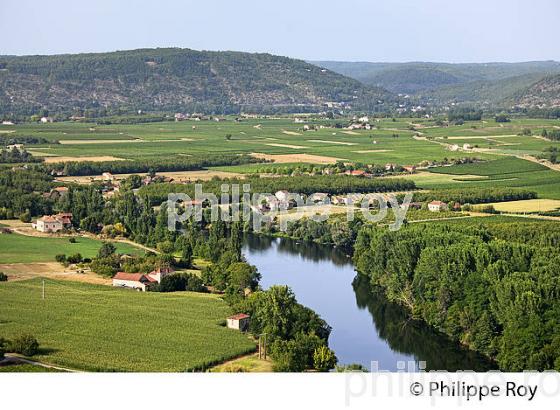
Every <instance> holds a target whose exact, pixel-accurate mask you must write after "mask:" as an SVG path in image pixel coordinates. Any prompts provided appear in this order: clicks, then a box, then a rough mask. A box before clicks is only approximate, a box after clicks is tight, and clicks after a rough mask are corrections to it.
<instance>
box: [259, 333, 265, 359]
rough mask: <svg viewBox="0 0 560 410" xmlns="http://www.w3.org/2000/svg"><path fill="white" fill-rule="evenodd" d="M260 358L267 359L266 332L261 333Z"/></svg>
mask: <svg viewBox="0 0 560 410" xmlns="http://www.w3.org/2000/svg"><path fill="white" fill-rule="evenodd" d="M259 359H265V360H266V333H262V334H260V335H259Z"/></svg>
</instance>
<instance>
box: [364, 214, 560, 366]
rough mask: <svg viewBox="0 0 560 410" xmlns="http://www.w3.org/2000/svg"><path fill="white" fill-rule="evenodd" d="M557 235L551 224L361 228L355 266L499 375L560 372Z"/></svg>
mask: <svg viewBox="0 0 560 410" xmlns="http://www.w3.org/2000/svg"><path fill="white" fill-rule="evenodd" d="M559 245H560V231H559V230H558V224H557V223H553V222H541V223H535V222H533V223H523V224H520V223H518V222H503V223H497V224H484V225H480V226H473V225H472V224H471V225H468V224H455V223H437V224H423V225H409V226H407V227H405V228H403V229H401V230H400V231H397V232H390V231H386V230H379V229H377V228H373V227H364V228H363V229H362V230H361V231H360V232H359V234H358V238H357V241H356V244H355V252H354V261H355V264H356V268H357V270H358V271H359V272H361V273H362V274H364V275H366V276H368V277H369V278H370V281H371V283H372V284H373V285H374V286H376V287H380V288H382V289H383V291H384V293H385V294H386V295H387V297H388V298H389V299H390V300H391V301H394V302H397V303H399V304H401V305H403V306H405V307H406V308H407V309H408V310H409V311H410V313H411V315H413V316H414V317H417V318H420V319H422V320H424V321H425V322H426V323H428V324H429V325H431V326H433V327H434V328H436V329H437V330H439V331H441V332H443V333H445V334H447V335H448V336H449V337H450V338H452V339H453V340H456V341H457V342H460V343H462V344H464V345H466V346H468V347H469V348H471V349H473V350H476V351H478V352H480V353H482V354H484V355H486V356H488V357H490V358H492V359H495V360H496V361H497V363H498V365H499V366H500V368H501V369H503V370H508V371H522V370H528V369H532V370H546V369H556V370H559V369H560V304H559V303H558V298H559V297H560V281H559V280H558V279H559V278H558V265H559V263H560V251H559Z"/></svg>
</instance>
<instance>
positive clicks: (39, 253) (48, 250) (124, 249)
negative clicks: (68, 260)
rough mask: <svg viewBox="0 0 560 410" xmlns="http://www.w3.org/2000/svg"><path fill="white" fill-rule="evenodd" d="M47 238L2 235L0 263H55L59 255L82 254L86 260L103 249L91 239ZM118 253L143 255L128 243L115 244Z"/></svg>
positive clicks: (0, 239) (96, 241) (0, 237)
mask: <svg viewBox="0 0 560 410" xmlns="http://www.w3.org/2000/svg"><path fill="white" fill-rule="evenodd" d="M75 239H76V243H70V241H69V238H46V237H34V236H24V235H19V234H0V263H35V262H54V260H55V256H56V255H58V254H62V253H64V254H66V255H73V254H76V253H80V254H81V255H82V256H83V257H84V258H93V257H94V256H95V255H97V251H98V250H99V248H100V247H101V243H102V242H101V241H99V240H95V239H90V238H75ZM114 244H115V247H116V248H117V252H119V253H126V254H142V253H144V251H143V250H141V249H140V248H137V247H135V246H133V245H129V244H126V243H120V242H114Z"/></svg>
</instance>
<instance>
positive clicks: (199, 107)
mask: <svg viewBox="0 0 560 410" xmlns="http://www.w3.org/2000/svg"><path fill="white" fill-rule="evenodd" d="M390 97H391V95H390V93H388V92H387V91H385V90H382V89H379V88H376V87H370V86H365V85H363V84H361V83H359V82H358V81H356V80H353V79H350V78H347V77H344V76H342V75H340V74H336V73H334V72H331V71H330V70H324V69H320V68H318V67H317V66H314V65H311V64H308V63H306V62H304V61H301V60H294V59H290V58H286V57H278V56H273V55H270V54H250V53H240V52H209V51H194V50H189V49H177V48H173V49H142V50H133V51H118V52H112V53H99V54H76V55H55V56H23V57H15V56H0V114H2V113H4V114H6V113H15V114H33V113H36V112H37V111H38V110H40V109H43V108H44V109H47V110H48V111H50V112H51V113H52V112H65V113H69V112H73V111H75V110H76V109H100V108H110V109H113V110H116V109H124V110H129V111H136V110H140V109H141V110H145V111H157V110H177V111H180V110H184V111H204V112H219V113H227V112H239V111H240V110H245V111H257V112H274V111H279V110H282V111H291V110H297V111H304V110H317V109H318V108H322V106H323V104H324V103H326V102H329V101H333V102H344V103H351V104H352V106H353V107H356V108H364V109H370V110H375V109H376V107H378V106H379V105H380V101H385V100H386V99H388V98H390Z"/></svg>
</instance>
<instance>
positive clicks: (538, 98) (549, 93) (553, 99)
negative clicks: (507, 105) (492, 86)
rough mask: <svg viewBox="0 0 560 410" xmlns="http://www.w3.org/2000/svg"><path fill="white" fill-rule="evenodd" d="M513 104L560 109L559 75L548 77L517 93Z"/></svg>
mask: <svg viewBox="0 0 560 410" xmlns="http://www.w3.org/2000/svg"><path fill="white" fill-rule="evenodd" d="M513 103H514V104H515V105H517V106H520V107H560V75H555V76H548V77H546V78H543V79H541V80H540V81H538V82H536V83H534V84H533V85H531V86H530V87H527V88H526V89H524V90H521V91H519V92H517V93H516V94H515V95H514V96H513Z"/></svg>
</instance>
